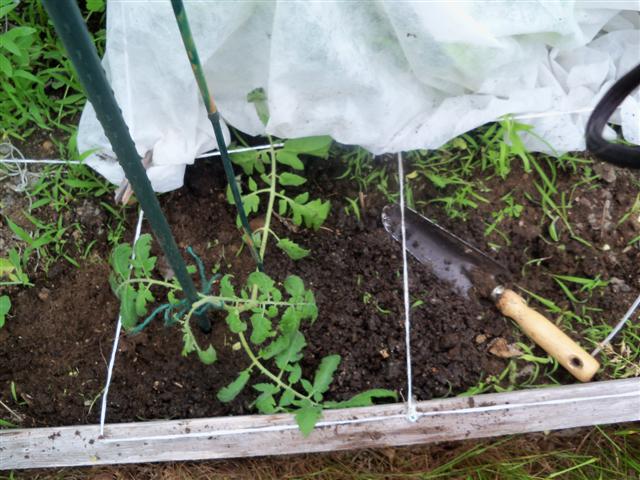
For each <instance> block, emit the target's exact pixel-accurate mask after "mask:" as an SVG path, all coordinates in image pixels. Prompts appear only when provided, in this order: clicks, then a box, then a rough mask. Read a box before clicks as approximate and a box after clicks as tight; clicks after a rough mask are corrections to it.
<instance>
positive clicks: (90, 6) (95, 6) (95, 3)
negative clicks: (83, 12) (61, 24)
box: [87, 0, 105, 13]
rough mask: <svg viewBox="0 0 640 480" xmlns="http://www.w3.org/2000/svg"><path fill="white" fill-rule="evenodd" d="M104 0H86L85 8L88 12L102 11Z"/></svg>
mask: <svg viewBox="0 0 640 480" xmlns="http://www.w3.org/2000/svg"><path fill="white" fill-rule="evenodd" d="M104 7H105V4H104V0H87V10H89V11H90V12H96V13H98V12H104Z"/></svg>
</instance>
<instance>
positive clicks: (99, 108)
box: [42, 0, 211, 331]
mask: <svg viewBox="0 0 640 480" xmlns="http://www.w3.org/2000/svg"><path fill="white" fill-rule="evenodd" d="M42 3H43V4H44V7H45V9H46V10H47V13H48V14H49V17H50V18H51V20H52V21H53V24H54V26H55V29H56V32H57V33H58V36H59V37H60V39H61V40H62V43H63V44H64V47H65V49H66V50H67V53H68V54H69V58H70V59H71V62H72V63H73V66H74V68H75V69H76V72H77V73H78V77H79V79H80V83H81V84H82V86H83V87H84V90H85V92H86V93H87V97H88V98H89V101H90V102H91V104H92V105H93V108H94V109H95V112H96V116H97V117H98V120H99V121H100V124H101V125H102V128H103V129H104V132H105V134H106V136H107V138H108V139H109V141H110V142H111V146H112V148H113V151H114V153H115V154H116V156H117V158H118V162H119V163H120V165H121V166H122V169H123V170H124V173H125V175H126V177H127V179H128V180H129V182H130V183H131V186H132V188H133V191H134V192H135V194H136V198H137V199H138V201H139V202H140V206H141V207H142V209H143V210H144V212H145V215H146V216H147V219H148V221H149V224H150V225H151V229H152V230H153V232H154V233H155V236H156V238H157V240H158V243H159V244H160V247H161V248H162V251H163V252H164V254H165V255H166V257H167V261H168V262H169V265H170V266H171V268H172V269H173V271H174V272H175V274H176V278H177V279H178V281H179V282H180V286H181V287H182V290H183V291H184V293H185V295H186V296H187V299H188V300H189V302H191V303H194V302H196V301H197V300H198V293H197V290H196V287H195V285H194V284H193V281H192V279H191V277H190V276H189V273H188V272H187V266H186V264H185V262H184V259H183V258H182V256H181V255H180V251H179V250H178V246H177V245H176V241H175V239H174V238H173V235H172V234H171V229H170V228H169V224H168V223H167V219H166V218H165V216H164V214H163V213H162V209H161V208H160V203H159V202H158V199H157V197H156V195H155V192H154V191H153V188H152V187H151V182H150V181H149V178H148V177H147V174H146V171H145V169H144V167H143V166H142V162H141V160H140V155H138V152H137V151H136V147H135V144H134V143H133V140H132V139H131V135H130V133H129V128H128V127H127V124H126V123H125V121H124V118H123V117H122V112H121V111H120V107H119V106H118V103H117V101H116V99H115V96H114V94H113V90H112V89H111V85H109V82H108V81H107V77H106V75H105V73H104V70H103V69H102V65H101V64H100V58H99V57H98V52H97V51H96V49H95V46H94V45H93V42H92V40H91V37H90V36H89V32H88V30H87V26H86V25H85V23H84V21H83V19H82V15H81V14H80V9H79V8H78V5H77V3H76V2H75V1H71V2H62V1H57V0H43V2H42ZM198 325H199V326H200V328H201V329H203V330H204V331H209V330H211V325H210V322H209V321H208V320H207V319H206V318H205V317H199V318H198Z"/></svg>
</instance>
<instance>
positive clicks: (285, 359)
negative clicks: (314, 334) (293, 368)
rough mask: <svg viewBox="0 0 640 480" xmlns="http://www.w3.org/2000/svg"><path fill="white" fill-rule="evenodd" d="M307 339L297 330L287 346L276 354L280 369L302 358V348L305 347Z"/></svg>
mask: <svg viewBox="0 0 640 480" xmlns="http://www.w3.org/2000/svg"><path fill="white" fill-rule="evenodd" d="M306 344H307V341H306V340H305V339H304V335H303V334H302V333H300V332H296V333H295V334H294V335H293V336H292V337H291V339H290V341H289V344H288V345H287V347H286V348H285V349H284V350H282V351H281V352H280V353H278V355H276V357H275V360H276V365H277V366H278V368H279V369H281V370H284V368H285V367H286V366H287V365H288V364H290V363H294V362H297V361H298V360H300V359H301V358H302V353H300V352H301V350H302V349H303V348H304V347H305V345H306Z"/></svg>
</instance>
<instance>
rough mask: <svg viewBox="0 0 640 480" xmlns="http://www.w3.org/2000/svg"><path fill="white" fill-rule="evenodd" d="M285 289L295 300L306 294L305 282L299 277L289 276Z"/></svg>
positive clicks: (285, 282)
mask: <svg viewBox="0 0 640 480" xmlns="http://www.w3.org/2000/svg"><path fill="white" fill-rule="evenodd" d="M284 289H285V291H286V292H287V293H288V294H289V295H291V296H292V297H293V298H298V297H300V296H302V295H303V294H304V282H303V281H302V279H301V278H300V277H299V276H297V275H289V276H288V277H287V278H286V279H285V281H284Z"/></svg>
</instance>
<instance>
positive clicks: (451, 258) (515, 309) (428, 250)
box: [382, 205, 600, 382]
mask: <svg viewBox="0 0 640 480" xmlns="http://www.w3.org/2000/svg"><path fill="white" fill-rule="evenodd" d="M404 217H405V218H404V220H405V234H406V244H407V250H408V251H409V252H410V253H411V254H412V255H413V256H414V257H415V258H416V259H417V260H418V261H419V262H420V263H422V264H424V265H427V266H429V267H431V269H432V270H433V273H434V274H435V275H436V276H438V277H439V278H441V279H442V280H445V281H448V282H450V283H451V284H452V285H453V287H454V288H455V290H457V293H459V294H461V295H463V296H467V297H468V295H469V290H470V289H471V288H472V287H473V288H475V290H477V291H478V292H479V293H480V294H481V295H483V296H488V297H489V298H491V299H492V300H493V301H494V302H495V305H496V307H497V308H498V310H500V312H502V314H503V315H505V316H507V317H509V318H512V319H513V320H515V322H516V323H517V324H518V325H519V326H520V328H521V329H522V330H523V331H524V333H525V334H527V336H528V337H529V338H531V339H532V340H533V341H534V342H535V343H536V344H538V345H539V346H540V347H542V348H543V349H544V350H545V351H546V352H547V353H548V354H549V355H551V356H552V357H553V358H555V359H556V360H557V361H558V363H560V365H562V366H563V367H564V368H566V369H567V370H568V371H569V372H570V373H571V374H572V375H573V376H574V377H576V378H577V379H578V380H580V381H582V382H588V381H589V380H591V378H592V377H593V376H594V375H595V373H596V372H597V371H598V368H600V364H599V363H598V361H597V360H596V359H595V358H593V357H592V356H591V355H589V354H588V353H587V352H586V351H584V350H583V349H582V348H581V347H580V346H579V345H578V344H577V343H576V342H574V341H573V340H572V339H571V338H569V337H568V336H567V335H566V334H565V333H564V332H562V330H560V329H559V328H558V327H557V326H556V325H554V324H553V323H551V322H550V321H549V320H548V319H547V318H545V317H544V316H543V315H541V314H540V313H538V312H536V311H535V310H533V309H532V308H530V307H529V306H528V305H527V303H526V302H525V300H524V299H523V298H522V297H521V296H520V295H518V294H517V293H516V292H514V291H513V290H510V289H508V288H506V287H505V286H504V285H502V284H501V282H502V281H505V280H506V279H508V278H509V277H510V274H509V272H508V271H507V269H506V268H504V267H503V266H502V265H500V264H499V263H498V262H496V261H495V260H493V259H492V258H491V257H489V256H488V255H486V254H484V253H483V252H482V251H480V250H479V249H477V248H476V247H474V246H473V245H471V244H470V243H468V242H466V241H464V240H463V239H461V238H459V237H457V236H456V235H454V234H453V233H451V232H449V231H447V230H445V229H444V228H442V227H440V226H439V225H437V224H436V223H434V222H433V221H431V220H429V219H428V218H425V217H423V216H422V215H420V214H419V213H417V212H415V211H413V210H411V209H409V208H405V215H404ZM382 223H383V225H384V228H385V229H386V230H387V231H388V232H389V233H390V234H391V236H392V237H393V238H395V239H396V240H398V241H399V242H402V231H401V211H400V207H399V206H398V205H388V206H386V207H385V208H384V209H383V211H382Z"/></svg>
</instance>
